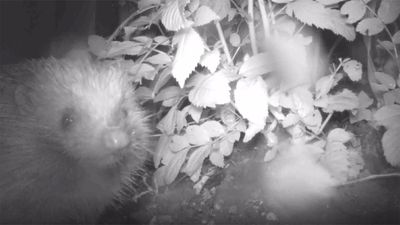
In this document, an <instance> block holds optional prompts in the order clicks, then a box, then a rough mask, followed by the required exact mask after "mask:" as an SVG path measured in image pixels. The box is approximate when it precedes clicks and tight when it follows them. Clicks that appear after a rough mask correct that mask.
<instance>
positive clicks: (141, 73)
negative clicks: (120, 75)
mask: <svg viewBox="0 0 400 225" xmlns="http://www.w3.org/2000/svg"><path fill="white" fill-rule="evenodd" d="M128 71H129V73H130V74H135V75H136V76H137V78H138V79H139V80H140V79H142V78H145V79H147V80H153V79H154V76H155V72H156V69H155V68H154V67H153V66H152V65H150V64H148V63H141V64H139V63H135V64H134V65H133V66H131V67H130V68H129V70H128Z"/></svg>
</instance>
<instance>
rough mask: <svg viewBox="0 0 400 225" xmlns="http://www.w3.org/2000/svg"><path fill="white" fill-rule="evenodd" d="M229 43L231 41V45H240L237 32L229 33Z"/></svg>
mask: <svg viewBox="0 0 400 225" xmlns="http://www.w3.org/2000/svg"><path fill="white" fill-rule="evenodd" d="M229 43H231V45H232V46H233V47H239V46H240V43H241V39H240V36H239V34H237V33H231V34H230V35H229Z"/></svg>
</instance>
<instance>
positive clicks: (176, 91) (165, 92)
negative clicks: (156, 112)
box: [154, 86, 182, 102]
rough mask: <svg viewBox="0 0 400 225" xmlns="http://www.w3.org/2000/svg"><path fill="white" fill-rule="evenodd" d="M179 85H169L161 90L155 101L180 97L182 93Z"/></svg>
mask: <svg viewBox="0 0 400 225" xmlns="http://www.w3.org/2000/svg"><path fill="white" fill-rule="evenodd" d="M181 91H182V90H181V89H180V88H179V87H178V86H168V87H166V88H164V89H162V90H161V91H160V93H158V94H157V95H156V96H155V97H154V102H160V101H164V100H168V99H173V98H178V97H179V96H180V94H181Z"/></svg>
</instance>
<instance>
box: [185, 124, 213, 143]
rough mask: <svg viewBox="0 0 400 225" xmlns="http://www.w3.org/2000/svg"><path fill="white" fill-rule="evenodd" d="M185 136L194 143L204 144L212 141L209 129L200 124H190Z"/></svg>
mask: <svg viewBox="0 0 400 225" xmlns="http://www.w3.org/2000/svg"><path fill="white" fill-rule="evenodd" d="M185 137H186V138H187V140H188V141H189V143H190V144H193V145H204V144H207V143H208V142H210V141H211V138H210V135H209V134H208V132H207V130H206V129H204V128H203V127H201V126H198V125H191V126H188V127H187V128H186V134H185Z"/></svg>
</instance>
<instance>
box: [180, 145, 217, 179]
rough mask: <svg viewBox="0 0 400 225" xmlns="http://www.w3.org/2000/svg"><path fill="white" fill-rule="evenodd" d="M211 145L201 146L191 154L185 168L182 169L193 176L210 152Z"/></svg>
mask: <svg viewBox="0 0 400 225" xmlns="http://www.w3.org/2000/svg"><path fill="white" fill-rule="evenodd" d="M210 151H211V147H210V146H209V145H204V146H201V147H199V148H197V149H195V150H194V151H193V152H192V154H190V156H189V159H188V161H187V163H186V166H185V168H184V169H183V170H182V171H183V172H185V173H186V174H187V175H189V176H192V175H193V174H194V173H195V172H196V171H197V170H198V169H200V168H201V166H202V165H203V161H204V159H205V158H207V156H208V155H209V154H210Z"/></svg>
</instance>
